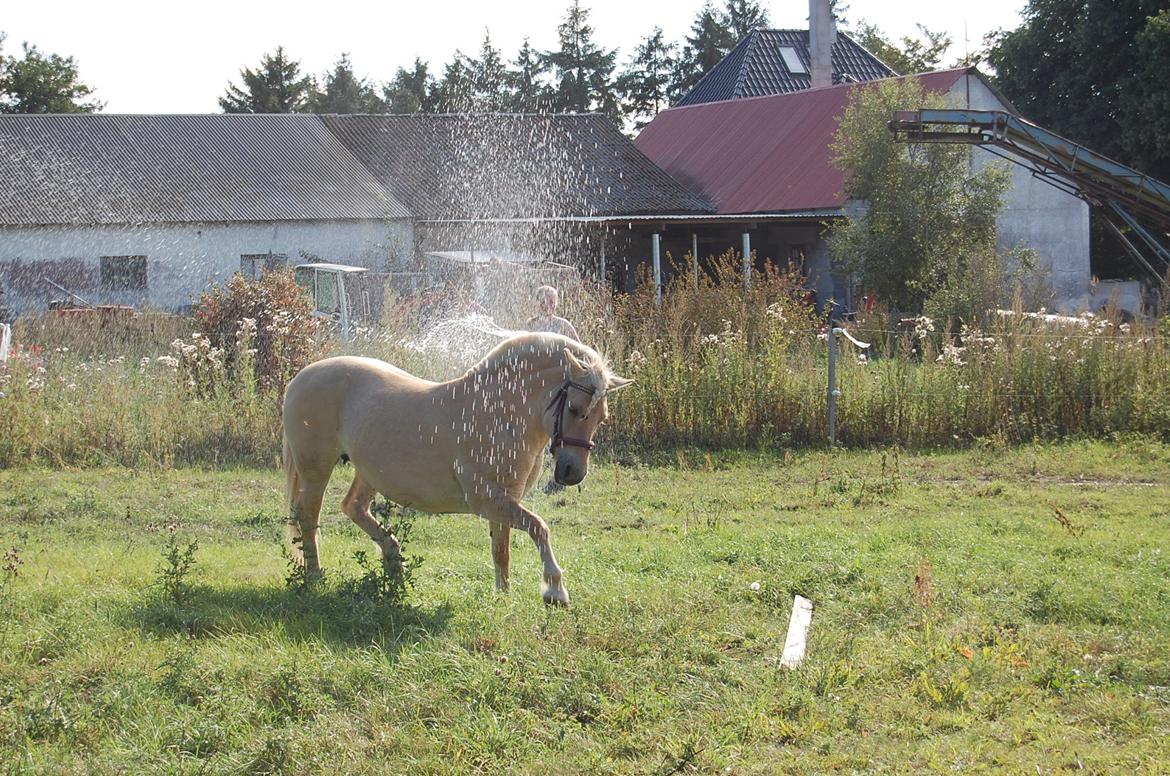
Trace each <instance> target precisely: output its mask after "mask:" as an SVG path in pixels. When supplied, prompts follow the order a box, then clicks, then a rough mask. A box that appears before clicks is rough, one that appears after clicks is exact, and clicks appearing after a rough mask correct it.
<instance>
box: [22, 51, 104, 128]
mask: <svg viewBox="0 0 1170 776" xmlns="http://www.w3.org/2000/svg"><path fill="white" fill-rule="evenodd" d="M4 38H5V36H4V34H3V33H0V113H93V112H94V111H98V110H101V109H102V103H100V102H98V101H96V100H93V99H91V97H92V95H93V89H92V88H90V87H89V86H88V85H86V84H85V83H82V81H81V79H80V76H79V75H78V72H77V62H76V61H75V60H74V59H73V57H62V56H58V55H57V54H45V53H42V52H41V51H40V50H39V49H38V48H37V47H36V46H30V45H29V44H28V43H25V44H23V47H22V48H23V52H24V53H23V56H21V57H12V56H5V55H4V52H3V47H4Z"/></svg>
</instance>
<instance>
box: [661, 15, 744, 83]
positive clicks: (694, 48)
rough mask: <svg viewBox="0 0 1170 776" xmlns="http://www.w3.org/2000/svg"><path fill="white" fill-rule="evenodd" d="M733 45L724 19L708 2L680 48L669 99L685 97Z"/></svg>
mask: <svg viewBox="0 0 1170 776" xmlns="http://www.w3.org/2000/svg"><path fill="white" fill-rule="evenodd" d="M734 45H735V41H734V39H733V38H732V34H731V30H730V28H729V27H728V26H727V19H726V17H725V16H724V15H723V14H721V13H719V11H717V10H715V8H714V6H712V5H711V2H710V0H707V3H706V4H705V5H704V6H703V7H702V8H701V9H699V13H698V15H696V16H695V20H694V21H693V22H691V32H690V34H689V35H687V36H686V40H685V42H684V44H683V50H682V56H680V57H679V59H678V63H677V67H676V68H675V75H674V83H673V85H672V86H673V88H672V97H675V96H682V95H684V94H686V93H687V92H688V91H689V90H690V88H691V87H692V86H694V85H695V84H697V83H698V82H699V81H700V80H702V78H703V76H704V75H706V74H707V73H708V72H710V70H711V68H713V67H715V65H717V64H719V60H721V59H723V57H725V56H727V52H729V51H731V49H732V47H733V46H734Z"/></svg>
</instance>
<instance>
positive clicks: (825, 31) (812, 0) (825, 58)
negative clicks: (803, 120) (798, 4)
mask: <svg viewBox="0 0 1170 776" xmlns="http://www.w3.org/2000/svg"><path fill="white" fill-rule="evenodd" d="M836 37H837V30H836V28H835V25H834V23H833V12H832V11H830V10H829V0H808V44H809V46H808V48H809V57H810V58H811V59H812V68H810V69H811V71H812V88H814V89H816V88H818V87H821V86H832V85H833V40H834V39H835V38H836Z"/></svg>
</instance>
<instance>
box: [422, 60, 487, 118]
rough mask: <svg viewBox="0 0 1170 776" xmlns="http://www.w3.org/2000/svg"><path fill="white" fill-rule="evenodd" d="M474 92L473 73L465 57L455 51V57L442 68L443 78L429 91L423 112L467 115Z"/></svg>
mask: <svg viewBox="0 0 1170 776" xmlns="http://www.w3.org/2000/svg"><path fill="white" fill-rule="evenodd" d="M474 91H475V71H474V69H473V67H472V65H471V64H470V60H468V58H467V56H466V55H465V54H464V53H463V52H461V51H458V50H457V51H456V52H455V56H454V57H453V58H452V60H451V61H450V62H448V63H447V66H446V67H445V68H443V77H442V78H440V79H439V81H438V83H436V84H435V88H434V89H433V90H431V93H430V95H429V99H428V100H427V102H428V103H429V104H428V105H425V106H424V109H425V110H430V111H434V112H436V113H467V112H468V111H470V110H471V108H472V95H473V94H474Z"/></svg>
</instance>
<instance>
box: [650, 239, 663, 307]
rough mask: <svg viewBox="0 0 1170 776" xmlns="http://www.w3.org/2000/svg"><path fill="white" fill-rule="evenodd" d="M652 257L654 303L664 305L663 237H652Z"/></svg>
mask: <svg viewBox="0 0 1170 776" xmlns="http://www.w3.org/2000/svg"><path fill="white" fill-rule="evenodd" d="M650 247H651V255H652V257H653V261H654V302H655V304H662V235H660V234H658V232H655V233H654V234H652V235H650Z"/></svg>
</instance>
